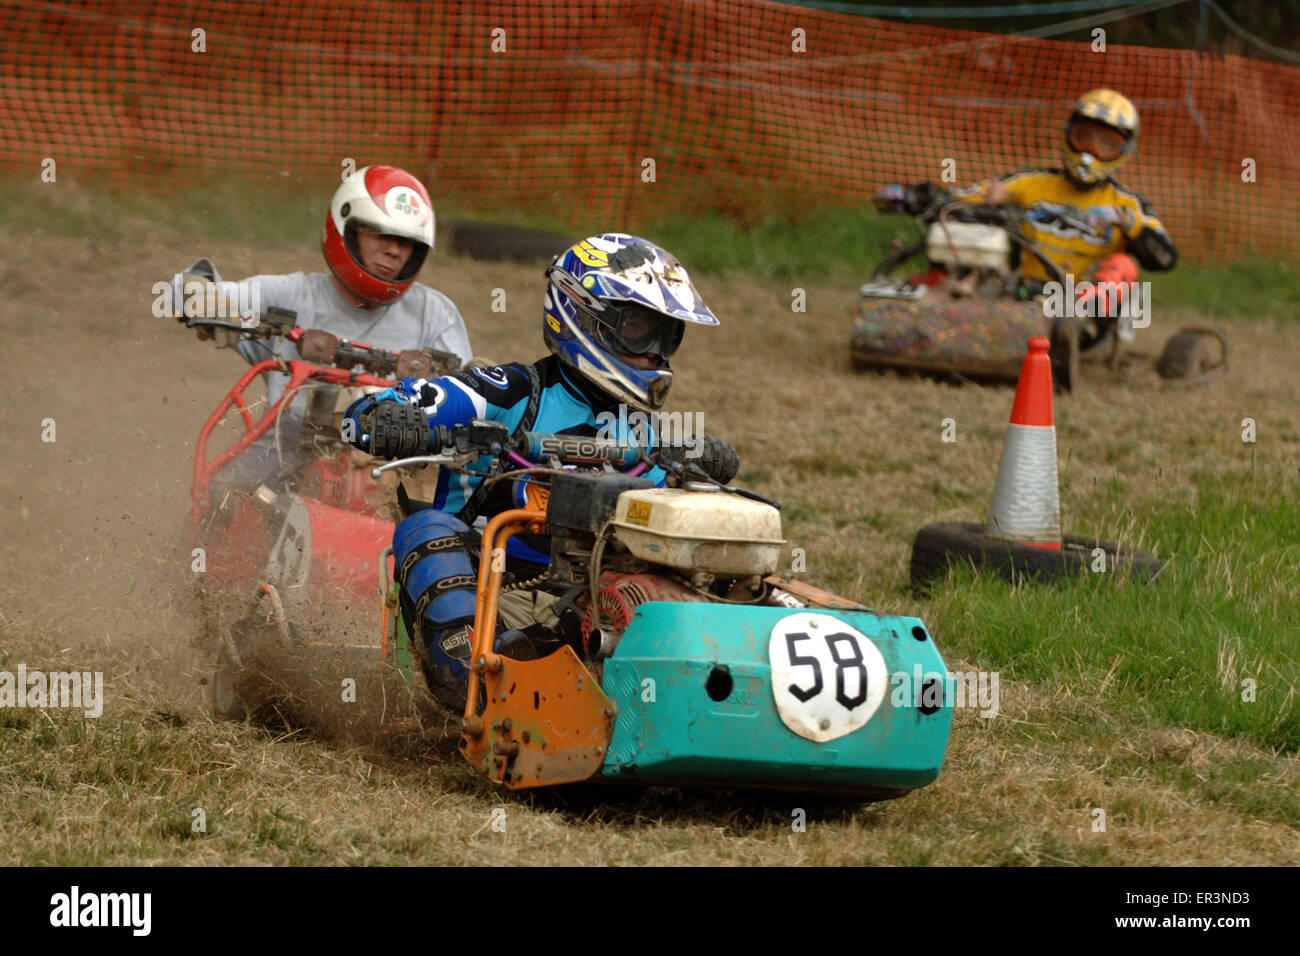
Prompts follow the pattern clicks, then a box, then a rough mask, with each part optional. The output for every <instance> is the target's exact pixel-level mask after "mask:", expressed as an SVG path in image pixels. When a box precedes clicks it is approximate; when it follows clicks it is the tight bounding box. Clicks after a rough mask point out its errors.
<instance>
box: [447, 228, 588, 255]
mask: <svg viewBox="0 0 1300 956" xmlns="http://www.w3.org/2000/svg"><path fill="white" fill-rule="evenodd" d="M446 225H447V227H448V228H449V231H450V232H451V248H452V249H453V250H454V251H455V252H456V253H458V254H459V255H462V256H469V257H470V258H471V259H482V260H485V261H488V262H498V261H501V260H508V261H510V262H534V261H537V260H542V259H547V260H549V259H553V258H555V257H556V256H557V255H559V254H560V253H561V252H563V251H564V250H565V249H568V248H569V247H570V246H571V245H573V243H574V241H575V240H574V239H573V238H571V237H569V236H565V235H561V234H560V233H558V232H547V231H546V230H544V229H522V228H518V227H515V226H502V225H497V224H495V223H490V222H452V223H447V224H446Z"/></svg>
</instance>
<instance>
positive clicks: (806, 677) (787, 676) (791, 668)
mask: <svg viewBox="0 0 1300 956" xmlns="http://www.w3.org/2000/svg"><path fill="white" fill-rule="evenodd" d="M767 654H768V660H769V661H770V663H771V665H772V696H773V697H775V698H776V709H777V713H779V714H780V715H781V720H782V722H783V723H784V724H785V725H786V726H787V727H789V728H790V729H791V730H793V731H794V732H795V733H796V734H798V735H799V736H800V737H806V738H808V739H809V740H815V741H818V742H819V743H824V742H825V741H827V740H834V739H835V738H836V737H843V736H844V735H845V734H850V733H852V732H853V731H855V730H857V729H858V728H859V727H861V726H862V725H863V724H865V723H866V722H867V721H868V720H870V719H871V718H872V716H873V715H874V714H875V713H876V711H877V710H879V709H880V705H881V703H883V702H884V699H885V689H886V687H887V686H888V684H889V674H888V672H887V671H886V668H885V658H884V656H883V655H881V653H880V649H879V648H877V647H876V645H875V644H873V643H872V642H871V640H870V639H869V638H868V637H867V636H866V635H865V634H863V633H862V632H861V631H858V630H855V629H854V628H852V627H849V625H847V624H845V623H844V622H843V621H841V620H839V619H838V618H834V617H831V616H830V615H829V614H791V615H789V616H788V617H783V618H781V620H779V621H777V622H776V626H775V627H773V628H772V638H771V640H770V641H769V642H768V646H767Z"/></svg>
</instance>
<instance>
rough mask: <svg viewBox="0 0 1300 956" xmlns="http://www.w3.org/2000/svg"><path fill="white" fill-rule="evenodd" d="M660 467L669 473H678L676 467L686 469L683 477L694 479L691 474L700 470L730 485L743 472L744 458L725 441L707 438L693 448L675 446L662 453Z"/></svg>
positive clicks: (660, 451) (703, 438)
mask: <svg viewBox="0 0 1300 956" xmlns="http://www.w3.org/2000/svg"><path fill="white" fill-rule="evenodd" d="M659 464H660V465H661V466H662V467H663V468H664V470H665V471H669V472H672V471H675V469H674V468H673V466H674V465H680V466H682V467H683V468H684V469H685V470H686V471H685V473H684V474H683V477H685V478H686V479H687V480H689V479H690V471H692V470H694V469H695V468H699V469H700V470H701V471H703V472H704V474H706V475H708V476H709V477H710V478H712V479H713V480H714V481H717V482H720V483H722V484H724V485H725V484H727V483H728V482H729V481H731V479H732V478H735V477H736V472H738V471H740V455H739V453H738V452H737V451H736V449H735V447H734V446H732V445H731V444H730V443H728V442H725V441H723V440H722V439H721V438H714V437H713V436H712V435H703V436H701V437H700V438H699V439H698V441H697V442H696V443H695V444H694V445H691V446H687V445H672V446H669V447H665V448H660V449H659Z"/></svg>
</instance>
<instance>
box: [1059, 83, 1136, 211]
mask: <svg viewBox="0 0 1300 956" xmlns="http://www.w3.org/2000/svg"><path fill="white" fill-rule="evenodd" d="M1137 134H1138V113H1137V107H1135V106H1134V105H1133V104H1132V103H1131V102H1130V101H1129V100H1128V98H1127V97H1125V96H1122V95H1120V94H1119V93H1116V92H1115V91H1114V90H1107V89H1097V90H1089V91H1088V92H1087V93H1084V94H1083V95H1082V96H1081V97H1079V98H1078V99H1077V100H1075V102H1074V109H1073V110H1072V111H1071V112H1070V120H1069V122H1068V123H1066V124H1065V174H1066V175H1067V176H1069V177H1070V179H1071V181H1073V182H1074V184H1075V185H1076V186H1079V187H1080V188H1082V189H1087V188H1089V187H1092V186H1096V185H1098V184H1099V183H1101V182H1102V181H1103V180H1105V179H1107V178H1108V177H1109V176H1110V175H1111V174H1112V173H1114V172H1115V170H1117V169H1119V168H1120V167H1121V166H1123V165H1124V164H1125V163H1126V162H1128V158H1129V157H1130V156H1132V155H1133V154H1134V153H1136V152H1137Z"/></svg>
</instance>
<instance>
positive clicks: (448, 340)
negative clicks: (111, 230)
mask: <svg viewBox="0 0 1300 956" xmlns="http://www.w3.org/2000/svg"><path fill="white" fill-rule="evenodd" d="M218 285H220V286H222V287H223V288H222V291H223V292H228V293H230V294H233V295H235V296H237V297H238V301H241V302H248V301H259V300H260V302H259V304H260V306H261V310H263V311H264V310H265V309H267V308H268V307H270V306H276V307H278V308H281V309H292V310H293V311H295V312H297V313H298V325H299V326H301V327H302V328H304V329H321V330H323V331H326V332H331V333H333V334H334V335H336V336H338V337H339V338H341V339H349V340H350V341H353V342H362V343H364V344H366V345H374V346H378V347H379V348H385V349H392V350H393V351H395V352H400V351H402V350H403V349H422V348H433V349H439V350H440V351H443V352H452V353H454V354H456V355H459V356H460V360H461V361H462V362H468V361H469V360H470V359H471V358H472V357H473V353H472V352H471V351H470V347H469V334H468V333H467V332H466V331H465V321H464V320H463V319H462V318H461V317H460V312H459V310H457V308H456V306H455V304H454V303H453V302H452V301H451V299H449V298H447V297H446V296H445V295H443V294H442V293H441V292H439V291H437V290H436V289H431V288H429V287H428V286H427V285H421V284H420V283H418V282H416V283H413V284H412V285H411V287H410V288H409V289H407V290H406V293H405V294H404V295H403V296H402V297H401V298H400V299H398V300H397V301H396V302H392V303H390V304H388V305H381V306H379V307H378V308H374V309H360V308H357V307H356V306H353V305H349V304H348V303H346V302H344V301H343V299H342V298H340V297H339V294H338V292H337V290H335V288H334V283H333V282H332V281H331V278H330V276H328V275H326V274H324V273H322V272H313V273H312V274H311V275H307V274H306V273H305V272H294V273H291V274H290V275H284V276H252V277H251V278H248V279H242V280H240V281H239V282H221V283H218ZM226 286H234V287H242V289H240V291H238V292H236V291H235V290H234V289H226V288H224V287H226ZM254 286H255V287H256V296H255V297H254V298H250V294H251V293H252V288H253V287H254ZM238 349H239V353H240V354H241V355H243V356H244V358H246V359H247V360H248V361H249V363H250V364H251V363H253V362H260V361H262V360H263V359H267V358H271V357H272V356H273V354H274V352H273V349H276V350H278V351H279V354H280V355H281V356H282V357H284V358H285V359H286V360H288V359H296V358H300V356H299V355H298V349H297V348H296V347H295V346H294V345H293V343H292V342H289V341H287V340H284V339H271V340H269V341H267V340H262V341H245V342H241V343H240V344H239V346H238ZM288 381H289V379H288V376H286V375H282V374H280V373H279V372H273V373H271V374H270V375H269V376H268V380H267V392H268V399H269V400H270V401H271V402H275V401H276V400H277V399H279V397H280V396H281V395H282V394H283V393H284V388H285V385H286V384H287V383H288ZM294 406H295V408H297V407H300V406H299V403H298V401H295V402H294Z"/></svg>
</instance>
